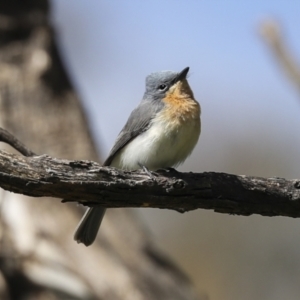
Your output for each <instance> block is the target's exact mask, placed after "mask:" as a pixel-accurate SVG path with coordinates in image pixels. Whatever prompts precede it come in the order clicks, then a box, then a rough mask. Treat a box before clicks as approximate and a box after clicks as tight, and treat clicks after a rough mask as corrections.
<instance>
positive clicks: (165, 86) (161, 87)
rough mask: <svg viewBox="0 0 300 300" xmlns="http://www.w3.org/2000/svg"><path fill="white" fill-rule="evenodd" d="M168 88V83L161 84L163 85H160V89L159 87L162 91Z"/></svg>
mask: <svg viewBox="0 0 300 300" xmlns="http://www.w3.org/2000/svg"><path fill="white" fill-rule="evenodd" d="M166 88H167V85H166V84H161V85H159V86H158V89H159V90H160V91H164V90H165V89H166Z"/></svg>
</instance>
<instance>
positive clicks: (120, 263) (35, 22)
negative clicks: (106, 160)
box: [0, 0, 198, 300]
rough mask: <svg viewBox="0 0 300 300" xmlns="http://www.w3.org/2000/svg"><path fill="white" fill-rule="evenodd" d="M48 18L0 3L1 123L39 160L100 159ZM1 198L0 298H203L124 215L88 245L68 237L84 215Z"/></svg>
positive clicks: (32, 5)
mask: <svg viewBox="0 0 300 300" xmlns="http://www.w3.org/2000/svg"><path fill="white" fill-rule="evenodd" d="M70 5H72V4H71V3H70ZM48 14H49V4H48V1H46V0H9V1H7V0H0V112H1V114H0V126H1V127H3V128H6V129H8V130H9V131H10V132H12V133H13V134H14V135H16V136H17V137H18V138H20V139H21V140H22V141H24V142H25V143H26V145H28V147H30V149H32V150H33V151H34V152H36V153H48V154H50V155H52V156H56V157H65V158H68V159H92V160H97V158H98V155H97V151H96V149H95V146H94V143H93V140H92V138H91V134H90V131H89V128H88V125H87V117H86V115H85V113H84V112H83V110H82V106H81V104H80V101H79V99H78V97H77V95H76V93H75V92H74V90H73V87H72V84H71V82H70V80H69V79H68V76H67V74H66V72H65V70H64V66H63V63H62V61H61V59H60V56H59V53H58V51H57V47H56V44H55V40H54V33H53V29H52V28H51V25H50V24H49V20H48ZM1 193H2V197H1V218H0V242H1V247H0V295H1V299H110V300H114V299H122V300H123V299H125V300H126V299H141V300H142V299H172V300H177V299H198V297H197V295H196V294H195V291H194V289H193V288H192V286H191V284H190V283H189V281H188V280H187V279H186V277H185V276H184V275H183V274H182V273H181V272H180V271H179V270H178V269H177V268H176V266H174V264H173V263H172V262H170V261H169V260H168V258H166V257H165V256H164V255H163V254H161V253H160V252H159V251H157V250H156V249H155V248H156V247H155V245H154V244H153V242H152V241H151V238H150V237H149V235H148V234H147V233H146V230H145V229H144V227H143V225H142V224H141V223H140V222H138V220H137V219H136V218H135V217H134V216H133V215H132V214H131V213H130V212H128V210H127V211H126V210H113V211H109V212H108V214H107V216H106V218H105V220H104V224H103V226H102V228H101V233H100V234H99V237H98V239H97V240H96V242H95V244H94V245H93V246H91V247H90V248H85V247H84V246H82V245H78V244H76V243H75V242H74V241H73V239H72V235H73V232H74V230H75V227H76V224H77V223H78V221H79V219H80V217H81V215H82V209H81V208H79V207H76V206H75V205H74V204H65V205H62V204H61V203H59V201H54V200H53V199H50V198H44V199H43V201H40V199H38V198H30V197H25V196H22V195H17V194H12V193H7V192H4V191H3V190H2V191H1Z"/></svg>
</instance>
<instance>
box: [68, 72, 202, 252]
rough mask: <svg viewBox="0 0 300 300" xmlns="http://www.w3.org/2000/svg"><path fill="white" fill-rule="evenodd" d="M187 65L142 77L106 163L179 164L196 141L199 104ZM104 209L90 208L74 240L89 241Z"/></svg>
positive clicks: (128, 167)
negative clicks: (138, 92) (143, 81)
mask: <svg viewBox="0 0 300 300" xmlns="http://www.w3.org/2000/svg"><path fill="white" fill-rule="evenodd" d="M188 71H189V67H187V68H185V69H183V70H182V71H181V72H179V73H178V72H173V71H161V72H156V73H152V74H150V75H148V76H147V78H146V91H145V94H144V96H143V99H142V101H141V102H140V104H139V105H138V107H137V108H136V109H134V110H133V111H132V113H131V114H130V116H129V119H128V121H127V123H126V124H125V126H124V128H123V129H122V130H121V132H120V133H119V135H118V137H117V139H116V142H115V144H114V146H113V147H112V149H111V151H110V153H109V155H108V158H107V159H106V161H105V162H104V164H103V165H104V166H111V167H116V168H119V169H123V170H136V169H140V168H143V169H144V170H146V171H148V170H152V171H155V170H158V169H163V168H170V167H176V166H178V165H179V164H181V163H183V162H184V161H185V159H186V158H187V157H188V156H189V155H190V154H191V152H192V151H193V149H194V147H195V145H196V144H197V141H198V138H199V135H200V131H201V121H200V113H201V109H200V105H199V103H198V102H197V101H196V100H195V98H194V94H193V92H192V90H191V88H190V86H189V84H188V82H187V79H186V76H187V73H188ZM105 211H106V208H104V207H92V208H89V209H88V210H87V211H86V213H85V214H84V216H83V218H82V220H81V221H80V223H79V225H78V227H77V229H76V232H75V235H74V240H75V241H77V242H78V243H83V244H84V245H85V246H89V245H91V244H92V243H93V242H94V240H95V238H96V236H97V233H98V230H99V227H100V225H101V221H102V219H103V216H104V214H105Z"/></svg>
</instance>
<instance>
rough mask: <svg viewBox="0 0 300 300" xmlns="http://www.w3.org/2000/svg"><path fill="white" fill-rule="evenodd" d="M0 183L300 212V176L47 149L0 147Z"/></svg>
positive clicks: (235, 210)
mask: <svg viewBox="0 0 300 300" xmlns="http://www.w3.org/2000/svg"><path fill="white" fill-rule="evenodd" d="M0 186H1V187H2V188H3V189H5V190H8V191H11V192H15V193H20V194H24V195H28V196H32V197H43V196H50V197H55V198H61V199H65V200H64V201H73V202H76V201H77V202H79V203H82V204H84V205H89V206H94V205H103V206H105V207H156V208H167V209H173V210H177V211H179V212H185V211H189V210H193V209H197V208H204V209H212V210H214V211H216V212H221V213H229V214H238V215H251V214H260V215H264V216H289V217H300V180H286V179H283V178H259V177H250V176H238V175H230V174H224V173H213V172H207V173H199V174H195V173H179V172H177V171H175V170H173V169H170V170H161V171H158V173H157V176H156V177H155V178H154V179H151V178H149V176H148V175H147V174H146V173H144V172H142V171H133V172H128V171H123V170H117V169H114V168H109V167H101V166H100V165H99V164H98V163H96V162H92V161H82V160H80V161H71V160H65V159H57V158H52V157H50V156H47V155H42V156H32V157H22V156H18V155H14V154H10V153H7V152H4V151H1V152H0Z"/></svg>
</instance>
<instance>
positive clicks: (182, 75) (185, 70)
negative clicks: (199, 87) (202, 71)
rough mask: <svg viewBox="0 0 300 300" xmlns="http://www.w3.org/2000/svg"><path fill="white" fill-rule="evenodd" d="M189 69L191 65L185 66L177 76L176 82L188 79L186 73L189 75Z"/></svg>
mask: <svg viewBox="0 0 300 300" xmlns="http://www.w3.org/2000/svg"><path fill="white" fill-rule="evenodd" d="M189 69H190V67H186V68H184V69H183V70H182V71H181V72H180V73H179V74H178V76H177V78H176V82H177V81H180V80H183V79H186V75H187V73H188V72H189Z"/></svg>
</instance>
